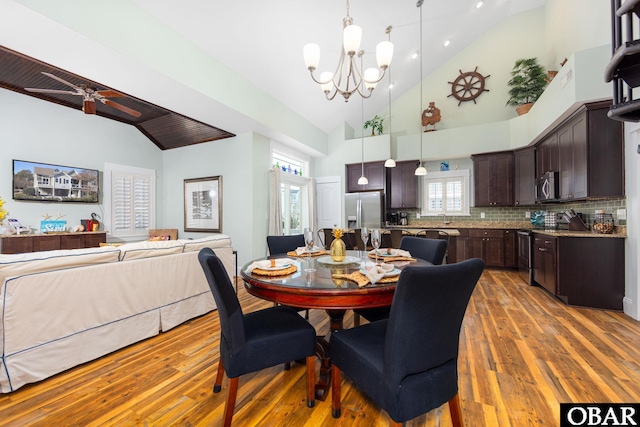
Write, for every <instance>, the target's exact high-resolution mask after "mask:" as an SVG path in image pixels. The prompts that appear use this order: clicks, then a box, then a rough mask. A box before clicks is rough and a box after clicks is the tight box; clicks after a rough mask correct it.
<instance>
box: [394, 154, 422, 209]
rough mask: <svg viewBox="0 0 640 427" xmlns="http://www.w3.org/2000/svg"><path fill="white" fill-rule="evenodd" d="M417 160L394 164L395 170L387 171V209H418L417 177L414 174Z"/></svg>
mask: <svg viewBox="0 0 640 427" xmlns="http://www.w3.org/2000/svg"><path fill="white" fill-rule="evenodd" d="M417 164H418V161H417V160H409V161H403V162H396V167H395V168H388V169H387V189H388V191H389V198H388V199H387V200H389V208H391V209H408V208H418V177H417V176H416V174H415V171H416V167H417Z"/></svg>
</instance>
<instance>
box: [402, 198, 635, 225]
mask: <svg viewBox="0 0 640 427" xmlns="http://www.w3.org/2000/svg"><path fill="white" fill-rule="evenodd" d="M568 209H573V210H574V211H575V212H578V213H582V214H583V217H584V222H585V223H586V224H587V225H589V226H590V225H591V224H593V220H594V218H595V211H596V210H604V212H605V213H610V214H612V215H613V220H614V222H615V224H616V225H627V221H626V220H622V219H618V217H617V211H618V209H624V210H626V209H627V199H626V198H625V197H621V198H616V199H606V200H588V201H580V202H573V203H544V204H540V205H534V206H523V207H495V208H494V207H481V208H471V215H470V216H449V215H447V216H446V220H447V221H456V222H465V221H473V222H477V221H529V219H528V218H526V213H527V212H530V213H532V212H535V211H547V212H560V211H564V210H568ZM391 211H392V212H400V211H402V212H408V213H409V225H411V224H412V223H413V224H415V223H418V222H419V223H421V224H424V223H425V222H429V221H433V222H441V221H442V220H443V217H442V216H435V217H432V216H421V217H420V219H417V218H416V214H418V213H420V209H393V210H391ZM482 213H484V216H485V217H484V218H482Z"/></svg>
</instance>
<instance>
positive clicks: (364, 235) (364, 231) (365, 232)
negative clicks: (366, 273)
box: [360, 227, 369, 264]
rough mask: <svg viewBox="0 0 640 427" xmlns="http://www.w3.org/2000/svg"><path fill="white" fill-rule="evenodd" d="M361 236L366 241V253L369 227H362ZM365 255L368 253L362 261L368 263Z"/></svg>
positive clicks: (365, 250)
mask: <svg viewBox="0 0 640 427" xmlns="http://www.w3.org/2000/svg"><path fill="white" fill-rule="evenodd" d="M360 237H361V238H362V241H363V242H364V253H366V252H367V242H368V241H369V229H368V228H367V227H362V228H361V229H360ZM363 255H364V254H363ZM365 256H366V255H364V256H363V257H362V261H363V262H364V264H366V263H367V261H366V258H365Z"/></svg>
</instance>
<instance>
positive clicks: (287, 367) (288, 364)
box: [284, 362, 291, 371]
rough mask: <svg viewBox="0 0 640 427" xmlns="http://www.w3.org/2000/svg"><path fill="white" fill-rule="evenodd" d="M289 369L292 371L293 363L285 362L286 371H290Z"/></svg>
mask: <svg viewBox="0 0 640 427" xmlns="http://www.w3.org/2000/svg"><path fill="white" fill-rule="evenodd" d="M289 369H291V362H285V364H284V370H285V371H288V370H289Z"/></svg>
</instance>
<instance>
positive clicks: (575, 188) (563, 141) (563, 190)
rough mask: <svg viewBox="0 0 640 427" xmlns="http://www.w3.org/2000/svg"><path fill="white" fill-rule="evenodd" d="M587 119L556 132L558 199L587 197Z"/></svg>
mask: <svg viewBox="0 0 640 427" xmlns="http://www.w3.org/2000/svg"><path fill="white" fill-rule="evenodd" d="M586 121H587V118H586V115H585V114H580V115H579V116H578V117H576V118H574V119H573V120H571V121H570V122H569V123H567V124H566V125H564V126H562V127H561V128H560V130H558V153H559V158H560V167H559V172H560V173H559V178H560V199H562V200H571V199H584V198H586V197H587V195H588V194H587V122H586Z"/></svg>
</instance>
